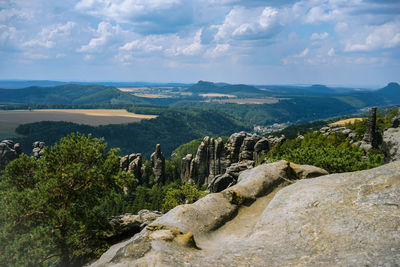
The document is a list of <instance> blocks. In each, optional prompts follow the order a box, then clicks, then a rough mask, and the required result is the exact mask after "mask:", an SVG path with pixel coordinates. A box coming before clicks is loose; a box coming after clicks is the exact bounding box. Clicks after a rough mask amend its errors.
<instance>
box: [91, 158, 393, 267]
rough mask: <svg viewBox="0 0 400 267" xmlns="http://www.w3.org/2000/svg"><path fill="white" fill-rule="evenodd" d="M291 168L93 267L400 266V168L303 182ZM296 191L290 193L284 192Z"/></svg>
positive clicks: (213, 200) (186, 215) (164, 226)
mask: <svg viewBox="0 0 400 267" xmlns="http://www.w3.org/2000/svg"><path fill="white" fill-rule="evenodd" d="M296 168H297V171H295V170H294V169H293V166H291V164H290V163H288V162H284V161H281V162H276V163H271V164H263V165H260V166H258V167H256V168H253V169H250V170H247V171H244V172H242V173H241V175H240V177H239V179H238V183H237V184H236V185H234V186H232V187H230V188H228V189H226V190H224V191H222V192H221V193H215V194H209V195H207V196H205V197H204V198H202V199H200V200H198V201H197V202H195V203H193V204H187V205H181V206H177V207H175V208H174V209H172V210H171V211H169V212H168V213H167V214H165V215H163V216H161V217H159V218H158V219H157V220H155V221H154V222H153V223H151V224H150V225H148V226H147V227H146V228H145V229H144V230H142V231H141V232H140V233H139V234H137V235H135V236H134V237H132V238H131V239H130V240H127V241H125V242H123V243H120V244H117V245H114V246H113V247H112V248H111V249H110V250H109V251H108V252H106V253H105V254H104V255H103V256H102V257H101V258H100V259H99V260H98V261H97V262H95V263H94V264H93V265H92V266H265V265H268V266H397V265H399V264H400V247H399V244H400V235H399V225H400V209H399V207H400V198H399V197H398V196H399V195H400V176H399V173H400V161H396V162H393V163H389V164H387V165H384V166H381V167H378V168H375V169H371V170H366V171H358V172H353V173H342V174H332V175H324V176H321V177H317V178H313V179H303V180H299V181H297V182H296V180H294V179H295V178H297V176H296V175H297V174H296V173H305V172H308V171H304V170H300V169H301V168H303V167H302V166H296ZM285 185H288V186H286V187H284V188H283V186H285Z"/></svg>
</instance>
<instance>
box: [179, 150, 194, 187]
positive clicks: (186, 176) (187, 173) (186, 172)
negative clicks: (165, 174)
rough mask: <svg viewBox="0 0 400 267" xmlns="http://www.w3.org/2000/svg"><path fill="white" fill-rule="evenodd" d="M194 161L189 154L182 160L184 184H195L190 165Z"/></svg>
mask: <svg viewBox="0 0 400 267" xmlns="http://www.w3.org/2000/svg"><path fill="white" fill-rule="evenodd" d="M192 160H193V155H192V154H187V155H186V156H185V157H183V158H182V160H181V180H182V182H184V183H188V182H193V181H192V180H191V177H190V164H191V163H192Z"/></svg>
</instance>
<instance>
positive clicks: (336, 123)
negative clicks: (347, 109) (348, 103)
mask: <svg viewBox="0 0 400 267" xmlns="http://www.w3.org/2000/svg"><path fill="white" fill-rule="evenodd" d="M361 120H363V118H351V119H346V120H341V121H337V122H334V123H331V124H329V125H330V126H342V125H345V124H347V123H354V122H355V121H361Z"/></svg>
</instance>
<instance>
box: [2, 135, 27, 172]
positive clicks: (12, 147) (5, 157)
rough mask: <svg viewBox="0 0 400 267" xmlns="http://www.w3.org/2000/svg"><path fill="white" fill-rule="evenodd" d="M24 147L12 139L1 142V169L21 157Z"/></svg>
mask: <svg viewBox="0 0 400 267" xmlns="http://www.w3.org/2000/svg"><path fill="white" fill-rule="evenodd" d="M21 153H22V149H21V146H20V144H19V143H16V144H14V142H13V141H11V140H3V141H1V142H0V170H2V169H4V168H5V167H6V165H7V164H8V163H9V162H10V161H12V160H14V159H16V158H18V157H19V155H20V154H21Z"/></svg>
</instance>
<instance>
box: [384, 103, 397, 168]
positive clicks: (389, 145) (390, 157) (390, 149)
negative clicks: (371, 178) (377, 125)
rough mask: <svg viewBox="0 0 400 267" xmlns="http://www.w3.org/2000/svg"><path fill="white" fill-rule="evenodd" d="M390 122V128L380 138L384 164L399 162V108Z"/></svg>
mask: <svg viewBox="0 0 400 267" xmlns="http://www.w3.org/2000/svg"><path fill="white" fill-rule="evenodd" d="M391 122H392V127H391V128H389V129H387V130H386V131H384V132H383V138H382V139H383V140H382V151H383V154H384V155H385V162H391V161H395V160H400V108H399V109H398V113H397V115H396V116H395V117H394V118H393V119H392V121H391Z"/></svg>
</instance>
